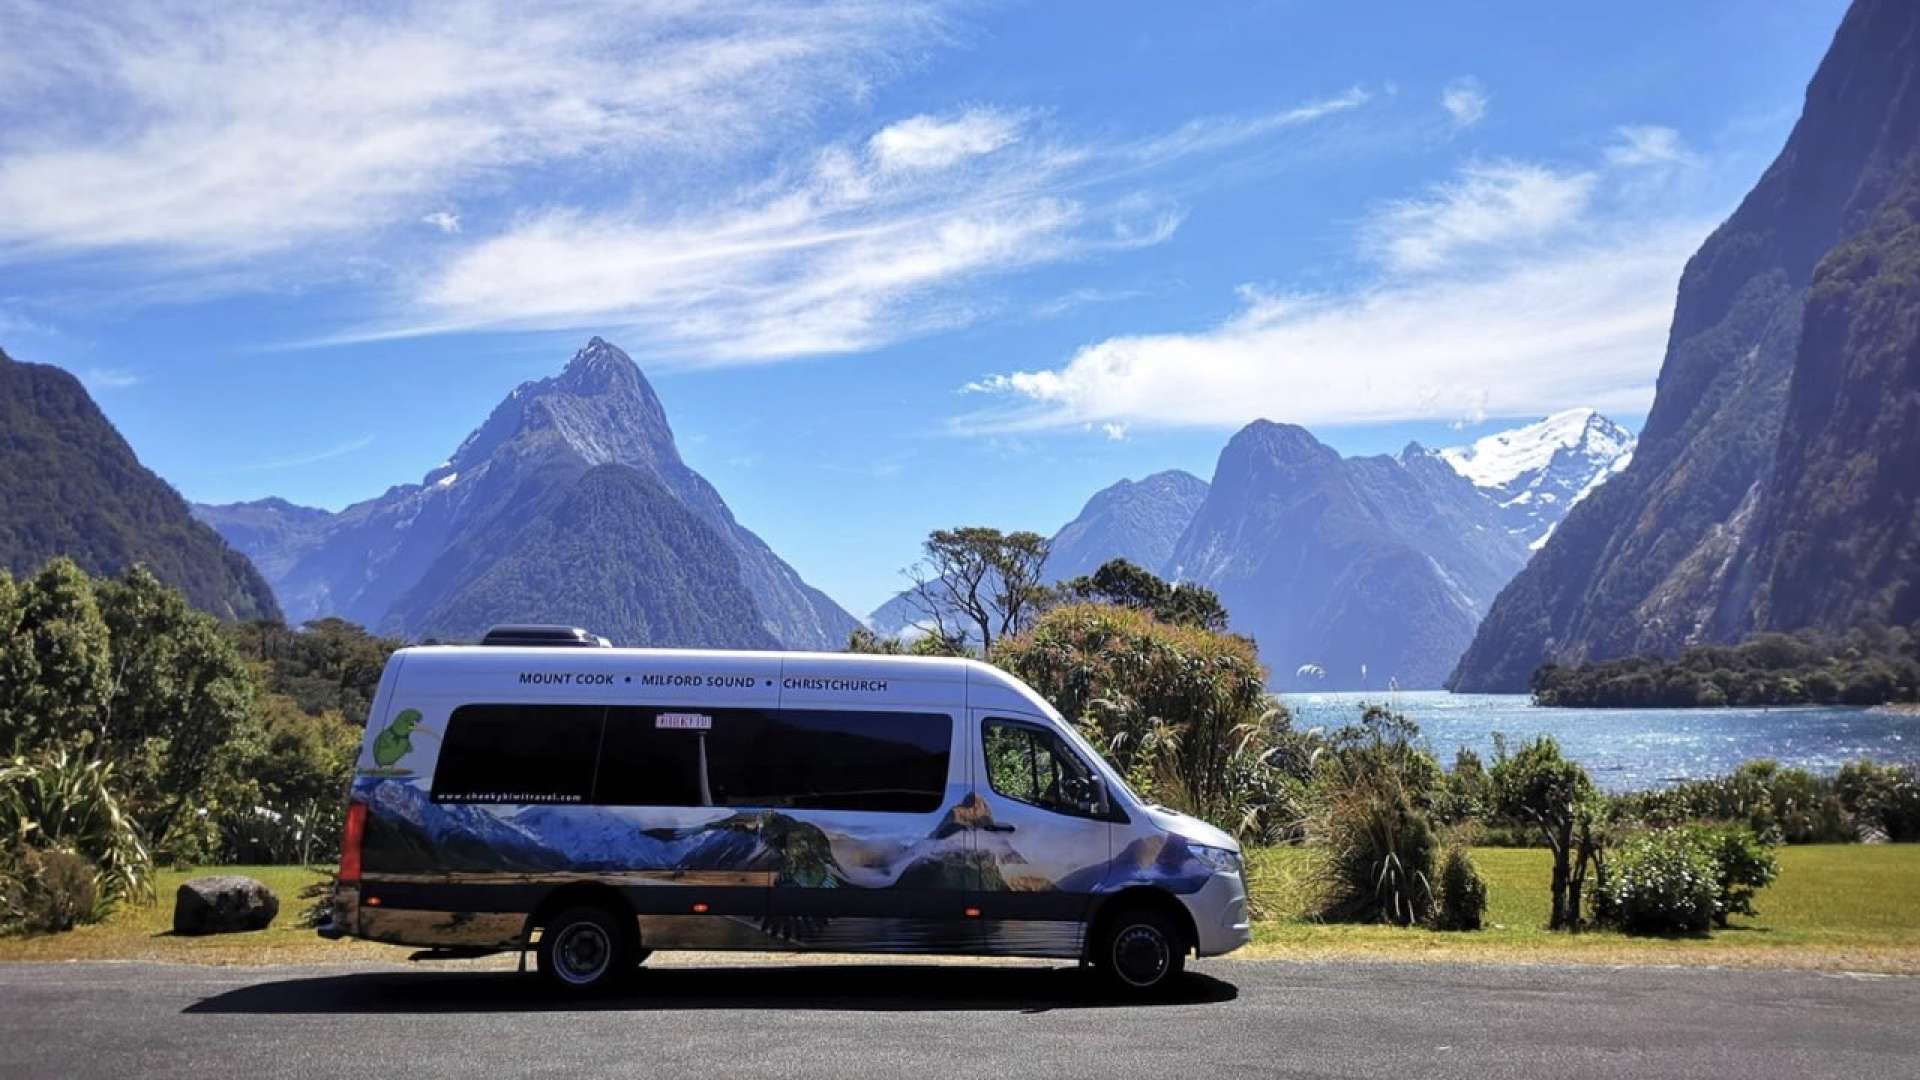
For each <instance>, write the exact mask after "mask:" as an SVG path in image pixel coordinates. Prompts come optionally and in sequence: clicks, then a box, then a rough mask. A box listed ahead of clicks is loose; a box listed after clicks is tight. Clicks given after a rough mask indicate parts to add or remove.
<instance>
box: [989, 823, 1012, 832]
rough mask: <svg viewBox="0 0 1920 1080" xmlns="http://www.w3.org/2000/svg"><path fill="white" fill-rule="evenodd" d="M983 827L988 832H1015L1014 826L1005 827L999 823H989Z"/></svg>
mask: <svg viewBox="0 0 1920 1080" xmlns="http://www.w3.org/2000/svg"><path fill="white" fill-rule="evenodd" d="M981 827H982V828H984V829H986V830H987V831H988V832H1012V831H1013V826H1011V825H1004V824H1001V823H1000V822H998V821H989V822H987V823H986V824H985V825H983V826H981Z"/></svg>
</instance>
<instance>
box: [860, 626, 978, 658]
mask: <svg viewBox="0 0 1920 1080" xmlns="http://www.w3.org/2000/svg"><path fill="white" fill-rule="evenodd" d="M842 651H843V652H850V653H875V654H878V655H881V656H965V655H967V644H966V642H964V641H955V640H952V639H950V638H945V637H942V636H940V635H939V634H937V633H931V632H929V633H925V634H921V635H920V636H919V637H916V638H913V639H911V640H906V639H902V638H897V637H881V636H880V635H879V634H876V633H874V632H873V631H871V630H869V629H867V628H866V627H864V626H856V627H854V628H853V632H852V633H850V634H848V635H847V647H846V648H845V649H844V650H842Z"/></svg>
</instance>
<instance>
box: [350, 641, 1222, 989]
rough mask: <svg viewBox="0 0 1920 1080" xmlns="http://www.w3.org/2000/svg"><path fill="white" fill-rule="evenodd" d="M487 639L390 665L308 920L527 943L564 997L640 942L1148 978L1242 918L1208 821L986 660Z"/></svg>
mask: <svg viewBox="0 0 1920 1080" xmlns="http://www.w3.org/2000/svg"><path fill="white" fill-rule="evenodd" d="M487 641H488V642H489V644H483V645H478V646H454V647H444V646H433V647H420V648H408V649H402V650H400V651H398V652H396V653H394V654H393V656H392V658H391V659H390V660H389V661H388V662H387V667H386V671H385V673H384V674H383V675H382V676H381V680H380V689H379V692H378V694H377V695H376V696H375V698H374V703H373V709H372V712H371V715H370V719H369V722H368V725H367V736H366V741H365V745H364V746H363V747H362V749H361V754H360V759H359V762H358V766H357V769H356V775H355V779H354V783H353V789H352V795H351V798H350V801H349V804H348V808H347V825H346V835H345V841H344V844H343V849H342V853H341V859H340V878H339V884H338V885H337V886H336V889H335V893H334V901H333V909H332V914H331V917H330V921H329V922H328V923H327V924H326V925H325V926H323V927H321V930H320V933H321V934H322V935H324V936H327V937H330V938H339V937H345V936H354V937H362V938H368V939H371V940H374V941H385V942H393V943H396V944H403V945H413V946H418V947H422V948H425V949H428V950H432V952H430V953H429V955H435V954H440V955H462V954H465V955H474V954H480V953H486V952H500V951H512V950H522V951H524V950H526V949H529V948H532V949H535V950H536V956H537V959H538V963H539V968H540V970H541V971H542V972H543V973H544V974H545V975H546V976H547V977H548V978H549V979H550V980H552V981H553V982H554V983H555V984H556V985H558V986H560V987H563V988H566V989H568V990H588V989H593V988H597V987H601V986H605V985H607V984H609V983H611V982H612V981H614V980H616V979H617V978H619V977H620V976H623V975H625V974H626V973H628V972H629V971H631V969H632V968H633V967H634V966H635V965H636V964H638V963H640V962H641V961H643V960H644V959H645V958H646V957H647V955H648V954H649V953H651V952H653V951H654V950H657V949H753V950H770V949H772V950H784V949H818V950H831V951H841V952H854V951H869V952H917V953H953V954H967V955H995V956H1039V957H1068V958H1081V959H1084V960H1087V961H1090V962H1091V963H1093V964H1094V965H1096V966H1098V967H1099V968H1100V969H1102V970H1103V971H1104V972H1106V973H1107V974H1108V975H1109V976H1111V977H1112V978H1113V979H1114V980H1115V981H1116V982H1117V983H1118V984H1119V985H1120V986H1121V987H1122V988H1124V989H1127V990H1130V991H1148V990H1152V989H1154V988H1156V987H1160V986H1163V985H1164V984H1165V983H1166V982H1167V981H1168V980H1169V979H1171V978H1173V977H1174V976H1176V975H1177V974H1178V973H1179V972H1180V970H1181V968H1182V966H1183V964H1184V962H1185V957H1186V954H1187V953H1188V952H1194V953H1197V954H1198V955H1200V956H1214V955H1218V954H1221V953H1225V952H1229V951H1231V950H1233V949H1236V948H1238V947H1240V946H1241V945H1244V944H1246V943H1247V941H1248V940H1249V925H1248V921H1247V905H1246V886H1245V882H1244V880H1243V878H1242V874H1241V865H1240V852H1239V846H1238V845H1237V844H1236V843H1235V842H1234V840H1233V838H1232V837H1231V836H1229V835H1227V834H1226V833H1223V832H1221V831H1220V830H1218V829H1215V828H1213V827H1212V826H1210V825H1207V824H1206V823H1204V822H1201V821H1198V820H1196V819H1194V818H1191V817H1187V816H1185V815H1182V814H1178V813H1174V812H1173V811H1170V810H1167V809H1165V808H1162V807H1158V806H1151V805H1148V804H1146V803H1144V802H1142V801H1141V800H1140V799H1139V798H1138V797H1137V796H1135V795H1134V794H1133V792H1131V791H1129V790H1128V789H1127V786H1126V784H1125V783H1124V782H1123V781H1122V780H1121V778H1120V777H1119V776H1118V775H1116V774H1115V773H1114V772H1113V771H1112V769H1111V768H1110V767H1109V766H1108V765H1107V764H1106V762H1105V761H1103V760H1102V759H1101V757H1100V755H1099V754H1097V753H1095V752H1094V750H1093V748H1092V747H1090V746H1088V745H1087V743H1086V742H1085V741H1084V740H1082V739H1081V738H1080V736H1079V735H1078V734H1077V733H1075V732H1074V730H1073V729H1072V727H1071V726H1069V725H1068V724H1066V723H1065V722H1064V721H1062V719H1061V717H1060V714H1059V713H1057V712H1055V711H1054V709H1053V708H1052V707H1051V706H1049V705H1048V704H1047V703H1046V702H1045V701H1043V700H1041V698H1040V696H1039V695H1038V694H1035V693H1034V692H1033V691H1032V690H1031V689H1029V688H1028V687H1027V686H1026V685H1025V684H1023V683H1021V682H1020V681H1019V680H1018V679H1015V678H1014V677H1012V676H1011V675H1008V674H1007V673H1006V672H1003V671H1001V670H999V669H997V668H993V667H989V666H988V665H986V664H982V663H979V662H976V661H971V660H958V659H932V658H919V657H900V656H871V655H857V654H833V653H772V652H764V653H754V652H715V651H680V650H664V649H616V648H608V647H604V642H603V641H601V640H600V639H597V638H593V637H591V636H590V635H587V634H585V633H584V632H580V631H571V630H569V631H566V632H564V633H562V634H557V635H556V634H554V633H552V632H551V628H500V629H498V630H497V631H496V632H495V633H493V634H490V635H489V636H488V638H487ZM555 644H561V645H581V646H587V647H577V648H566V647H553V646H554V645H555Z"/></svg>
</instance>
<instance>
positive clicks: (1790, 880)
mask: <svg viewBox="0 0 1920 1080" xmlns="http://www.w3.org/2000/svg"><path fill="white" fill-rule="evenodd" d="M1779 854H1780V878H1779V880H1778V881H1776V882H1775V883H1774V884H1773V886H1772V887H1770V888H1768V889H1766V890H1765V891H1763V892H1762V893H1760V895H1759V897H1758V898H1757V899H1756V900H1755V902H1754V906H1755V907H1756V908H1758V909H1759V911H1760V914H1759V915H1758V916H1757V917H1755V918H1751V919H1735V920H1734V926H1733V927H1732V928H1730V929H1727V930H1721V931H1717V932H1715V933H1714V934H1713V935H1712V936H1711V937H1705V938H1644V937H1628V936H1626V935H1623V934H1616V933H1602V932H1587V933H1582V934H1577V935H1576V934H1554V933H1548V932H1547V930H1546V929H1545V926H1546V921H1547V881H1548V875H1549V871H1550V868H1551V859H1550V857H1549V856H1548V854H1547V853H1546V852H1545V851H1540V850H1516V849H1509V848H1479V849H1476V850H1475V851H1474V852H1473V858H1474V861H1475V863H1476V864H1477V865H1478V866H1479V868H1480V872H1481V874H1482V875H1483V876H1485V878H1486V879H1487V892H1488V911H1487V923H1488V928H1487V929H1485V930H1482V931H1480V932H1479V933H1469V934H1448V933H1439V932H1435V931H1430V930H1402V929H1396V928H1393V927H1387V926H1343V925H1328V924H1323V923H1318V922H1315V921H1313V920H1312V919H1311V918H1309V917H1307V916H1305V915H1303V914H1302V912H1303V911H1304V909H1305V908H1306V906H1307V904H1308V902H1309V899H1310V898H1309V896H1308V895H1307V889H1306V883H1305V877H1306V873H1305V872H1306V860H1307V858H1308V857H1309V853H1308V852H1306V851H1303V850H1301V849H1297V848H1277V849H1272V850H1268V851H1260V852H1256V853H1254V857H1253V859H1252V861H1251V868H1250V873H1251V875H1252V877H1253V888H1254V890H1255V895H1256V897H1257V898H1260V900H1261V906H1262V908H1263V909H1264V911H1265V917H1264V918H1263V919H1262V920H1261V921H1260V922H1259V924H1258V925H1257V926H1256V928H1255V932H1254V943H1253V947H1252V948H1250V949H1247V950H1243V951H1242V952H1240V953H1236V954H1235V955H1236V956H1243V957H1273V958H1294V959H1312V960H1353V959H1362V960H1364V959H1379V960H1427V959H1433V960H1456V961H1478V962H1486V963H1595V964H1718V965H1724V966H1750V967H1806V968H1822V969H1834V970H1842V969H1844V970H1849V971H1883V972H1905V973H1920V844H1901V845H1893V844H1880V845H1834V846H1819V845H1816V846H1807V847H1789V848H1782V849H1780V851H1779ZM229 872H231V873H239V874H247V875H249V876H251V877H256V878H259V879H260V880H261V881H264V882H266V884H267V886H268V887H269V888H271V889H273V890H274V892H275V893H277V894H278V895H279V897H280V917H279V918H278V919H276V920H274V924H273V925H272V926H271V927H269V928H267V929H266V930H262V931H259V932H257V933H251V934H222V935H217V936H214V937H205V938H183V937H175V936H173V934H172V933H171V927H172V922H173V893H174V890H175V889H176V888H178V887H179V885H180V883H181V882H182V881H185V880H186V879H187V878H188V877H191V876H194V875H196V874H208V873H229ZM323 876H324V875H322V874H318V873H315V872H312V871H309V870H306V869H304V868H301V867H286V866H254V867H247V866H239V867H218V868H202V869H200V870H197V871H193V872H191V873H189V872H185V871H172V870H170V871H162V872H161V873H160V874H159V878H158V888H157V892H158V895H159V897H160V900H159V902H158V903H155V904H151V905H148V906H146V907H123V908H122V909H121V910H120V911H118V912H116V913H115V914H114V916H113V917H112V918H111V919H109V920H107V921H106V922H105V923H102V924H100V925H98V926H83V927H81V928H79V929H77V930H74V931H73V932H71V933H67V934H55V935H51V936H46V937H35V938H0V961H7V960H167V961H176V962H186V963H204V964H280V963H327V962H340V963H349V962H367V961H386V962H395V961H400V960H403V959H405V957H406V955H407V953H408V951H409V950H407V949H402V948H398V947H395V946H391V945H375V944H372V943H369V942H361V941H352V942H344V941H324V940H322V939H320V938H319V937H317V936H315V934H314V933H313V931H312V930H310V929H307V928H305V927H303V926H301V925H299V913H300V909H301V908H302V907H303V906H304V905H305V903H306V901H303V900H301V899H300V898H299V894H300V890H301V889H302V888H304V887H305V886H307V885H308V884H310V883H312V882H314V881H318V880H320V879H321V878H322V877H323Z"/></svg>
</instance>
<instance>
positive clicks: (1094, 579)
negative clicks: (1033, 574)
mask: <svg viewBox="0 0 1920 1080" xmlns="http://www.w3.org/2000/svg"><path fill="white" fill-rule="evenodd" d="M1060 592H1061V594H1062V595H1063V596H1064V597H1066V598H1068V599H1071V600H1083V601H1090V602H1092V603H1098V604H1118V605H1119V606H1121V607H1129V608H1133V609H1135V610H1137V611H1150V612H1152V613H1153V615H1154V617H1155V618H1157V619H1159V620H1160V621H1161V622H1168V623H1173V624H1174V625H1176V626H1195V627H1199V628H1200V629H1202V630H1225V629H1226V628H1227V609H1226V608H1225V607H1224V606H1222V605H1221V603H1220V597H1219V595H1218V594H1216V593H1215V592H1214V591H1213V590H1212V589H1209V588H1206V587H1204V586H1201V585H1195V584H1193V583H1191V582H1181V583H1180V584H1178V585H1169V584H1167V583H1166V582H1165V581H1164V580H1162V579H1161V578H1160V577H1159V576H1158V575H1156V574H1154V573H1153V572H1152V571H1150V570H1147V569H1145V568H1143V567H1140V566H1136V565H1135V564H1133V563H1131V562H1129V561H1127V560H1126V559H1109V560H1107V561H1106V562H1104V563H1102V564H1100V567H1099V569H1097V570H1095V571H1094V572H1093V573H1092V574H1087V575H1083V576H1081V577H1077V578H1073V579H1072V580H1070V581H1067V582H1065V583H1063V584H1062V585H1061V587H1060Z"/></svg>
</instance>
